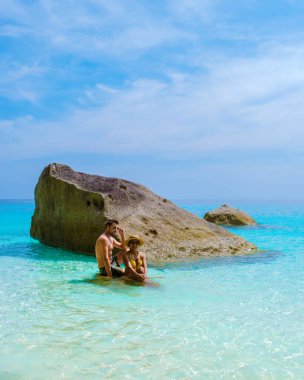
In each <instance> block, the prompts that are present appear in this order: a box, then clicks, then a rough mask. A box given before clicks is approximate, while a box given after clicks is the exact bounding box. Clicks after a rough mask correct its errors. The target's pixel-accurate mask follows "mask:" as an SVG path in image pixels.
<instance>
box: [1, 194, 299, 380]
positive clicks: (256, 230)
mask: <svg viewBox="0 0 304 380" xmlns="http://www.w3.org/2000/svg"><path fill="white" fill-rule="evenodd" d="M178 203H179V205H180V206H182V207H184V208H185V209H187V210H189V211H191V212H193V213H196V214H197V215H199V216H203V214H204V212H205V211H207V210H209V209H210V208H212V207H213V206H218V204H211V203H208V202H196V203H189V202H178ZM234 205H235V206H237V207H240V208H242V209H244V210H245V211H247V212H249V214H251V215H252V216H253V217H254V218H255V219H256V220H257V221H258V222H259V225H258V226H257V227H246V228H234V229H231V230H232V231H233V232H234V233H236V234H239V235H241V236H243V237H245V238H246V239H248V240H250V241H251V242H253V243H254V244H256V245H257V246H258V247H259V248H261V249H263V252H262V253H259V254H255V255H251V256H238V257H228V258H227V257H226V258H214V259H205V260H199V261H194V262H190V263H187V264H185V263H184V264H174V265H173V264H172V265H165V266H164V267H152V268H150V270H149V276H150V278H151V280H152V282H153V286H139V285H131V284H128V283H125V282H123V281H122V280H113V281H111V282H110V281H107V280H103V279H101V278H99V277H98V276H97V275H96V273H97V271H96V263H95V260H94V258H92V257H87V256H83V255H77V254H74V253H70V252H66V251H63V250H60V249H53V248H49V247H46V246H43V245H41V244H39V243H38V242H36V241H35V240H32V239H31V238H30V237H29V226H30V218H31V215H32V212H33V208H34V205H33V202H30V201H24V202H20V201H19V202H17V201H16V202H13V201H10V202H5V201H2V202H1V201H0V274H1V285H0V308H1V316H0V318H1V320H0V326H1V327H0V334H1V343H2V344H1V347H0V357H1V361H0V379H1V380H2V379H41V378H43V379H83V378H84V377H85V378H86V379H101V378H106V379H112V378H113V379H134V378H135V379H136V378H141V379H159V378H162V379H257V378H259V379H302V378H303V377H304V347H303V342H304V327H303V314H304V307H303V298H304V297H303V296H304V287H303V285H304V284H303V283H304V281H303V271H304V204H296V203H286V202H285V203H281V204H263V203H255V204H253V203H251V204H249V203H234Z"/></svg>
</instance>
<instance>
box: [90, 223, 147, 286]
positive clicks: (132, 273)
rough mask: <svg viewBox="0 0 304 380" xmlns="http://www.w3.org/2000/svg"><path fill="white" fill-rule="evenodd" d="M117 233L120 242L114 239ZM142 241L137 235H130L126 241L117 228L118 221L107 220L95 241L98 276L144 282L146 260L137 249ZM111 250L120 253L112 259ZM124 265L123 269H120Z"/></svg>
mask: <svg viewBox="0 0 304 380" xmlns="http://www.w3.org/2000/svg"><path fill="white" fill-rule="evenodd" d="M117 233H118V234H119V236H120V240H121V241H120V242H119V241H117V240H116V239H115V236H116V235H117ZM143 244H144V241H143V240H142V239H141V238H140V237H139V236H137V235H131V236H129V238H128V239H127V240H126V239H125V233H124V230H123V229H122V228H121V227H119V226H118V221H117V220H114V219H109V220H108V221H107V222H106V226H105V231H104V233H103V234H102V235H100V236H99V238H98V239H97V241H96V244H95V253H96V259H97V263H98V268H99V271H100V275H101V276H103V277H108V278H113V277H124V278H126V279H130V280H136V281H141V282H144V281H145V280H146V278H147V260H146V256H145V254H144V253H142V252H140V251H139V247H140V246H142V245H143ZM113 248H118V249H120V250H121V251H120V252H119V253H118V254H117V255H116V256H115V257H113V253H112V251H113ZM122 262H123V263H124V266H125V269H122V268H120V264H121V263H122Z"/></svg>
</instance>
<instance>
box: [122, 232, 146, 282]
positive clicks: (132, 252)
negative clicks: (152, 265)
mask: <svg viewBox="0 0 304 380" xmlns="http://www.w3.org/2000/svg"><path fill="white" fill-rule="evenodd" d="M143 244H144V241H143V240H142V239H141V238H140V237H139V236H137V235H131V236H129V238H128V239H127V240H126V246H127V249H126V251H125V252H124V254H123V262H124V265H125V277H126V278H128V279H131V280H136V281H141V282H143V281H145V279H146V278H147V260H146V255H145V254H144V253H143V252H140V251H139V247H140V246H142V245H143Z"/></svg>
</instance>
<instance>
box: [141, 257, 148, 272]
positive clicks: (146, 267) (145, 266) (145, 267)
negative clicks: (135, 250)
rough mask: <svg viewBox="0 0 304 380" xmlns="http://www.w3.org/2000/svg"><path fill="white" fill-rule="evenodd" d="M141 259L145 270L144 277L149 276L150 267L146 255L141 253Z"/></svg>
mask: <svg viewBox="0 0 304 380" xmlns="http://www.w3.org/2000/svg"><path fill="white" fill-rule="evenodd" d="M140 258H141V259H142V263H143V265H142V266H143V268H144V275H145V276H147V273H148V266H147V258H146V255H145V254H144V253H143V252H140Z"/></svg>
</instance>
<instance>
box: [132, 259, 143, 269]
mask: <svg viewBox="0 0 304 380" xmlns="http://www.w3.org/2000/svg"><path fill="white" fill-rule="evenodd" d="M136 261H137V265H136ZM130 263H131V265H132V268H133V269H136V268H140V267H141V266H142V265H143V261H142V259H141V258H139V260H133V259H130Z"/></svg>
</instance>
